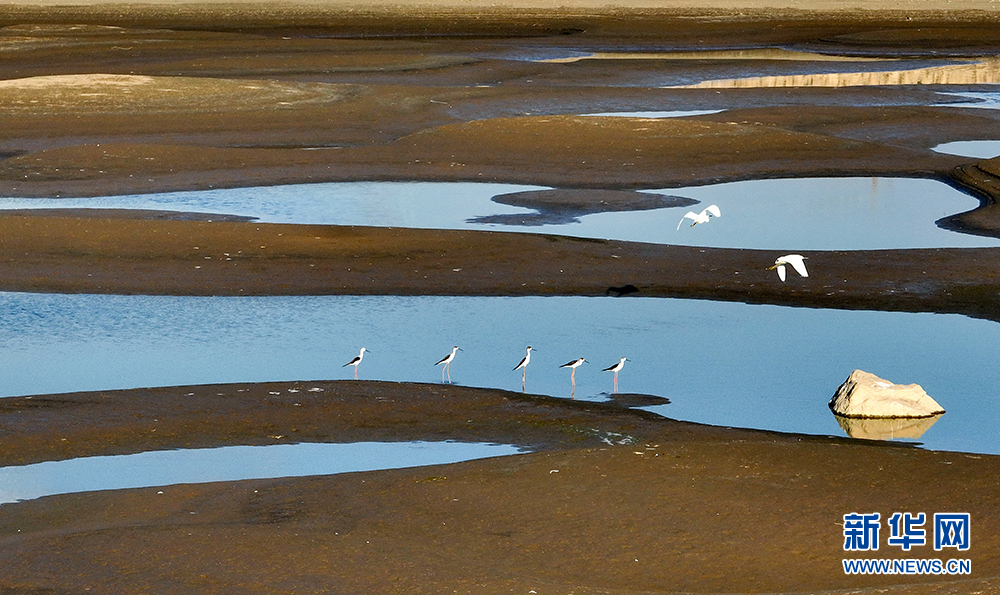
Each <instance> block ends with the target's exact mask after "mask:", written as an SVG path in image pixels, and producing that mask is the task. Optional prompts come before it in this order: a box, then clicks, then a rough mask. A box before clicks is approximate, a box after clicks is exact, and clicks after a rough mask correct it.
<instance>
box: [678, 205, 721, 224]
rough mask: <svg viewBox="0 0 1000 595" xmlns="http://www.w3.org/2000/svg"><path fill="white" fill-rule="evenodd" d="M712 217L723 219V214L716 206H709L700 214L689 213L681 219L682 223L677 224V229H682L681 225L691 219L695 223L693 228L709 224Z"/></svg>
mask: <svg viewBox="0 0 1000 595" xmlns="http://www.w3.org/2000/svg"><path fill="white" fill-rule="evenodd" d="M710 216H715V217H721V216H722V213H721V212H720V211H719V207H717V206H716V205H708V206H707V207H705V208H704V209H702V211H701V212H700V213H695V212H694V211H688V212H687V213H686V214H685V215H684V216H683V217H681V220H680V222H678V223H677V229H680V228H681V223H684V220H685V219H690V220H692V221H694V223H692V224H691V227H694V226H695V225H698V224H699V223H708V220H709V219H710V218H711V217H710Z"/></svg>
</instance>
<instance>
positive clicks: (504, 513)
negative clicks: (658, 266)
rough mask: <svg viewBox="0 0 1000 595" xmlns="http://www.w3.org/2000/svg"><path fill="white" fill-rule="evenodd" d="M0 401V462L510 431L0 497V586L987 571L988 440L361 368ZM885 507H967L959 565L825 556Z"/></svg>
mask: <svg viewBox="0 0 1000 595" xmlns="http://www.w3.org/2000/svg"><path fill="white" fill-rule="evenodd" d="M317 388H318V389H322V392H316V391H315V389H317ZM311 389H312V390H311ZM292 391H298V392H292ZM0 406H2V409H0V423H2V424H3V425H4V426H7V427H11V428H13V429H16V430H17V432H18V435H16V436H14V435H8V436H3V437H0V442H2V446H3V448H2V453H3V455H2V456H3V461H4V462H7V463H10V462H14V461H25V462H26V461H31V460H37V459H38V458H39V457H40V456H41V458H46V459H48V458H63V457H69V456H81V455H93V454H110V453H125V452H132V451H134V450H136V449H138V450H145V449H162V448H173V447H209V446H213V445H221V444H234V443H238V444H261V445H263V444H281V443H289V442H296V441H332V442H338V441H355V440H382V441H398V440H404V441H405V440H413V439H421V440H439V439H457V440H476V441H491V442H499V443H507V444H516V445H520V446H524V447H527V448H529V449H530V450H531V453H530V454H522V455H516V456H508V457H502V458H498V459H488V460H480V461H473V462H467V463H460V464H453V465H445V466H434V467H423V468H417V469H402V470H394V471H380V472H369V473H352V474H345V475H334V476H325V477H307V478H285V479H267V480H252V481H242V482H221V483H214V484H202V485H174V486H163V487H152V488H140V489H133V490H119V491H114V492H92V493H85V494H69V495H62V496H51V497H45V498H41V499H38V500H34V501H27V502H21V503H17V504H4V505H2V506H0V543H2V544H3V546H4V565H3V566H2V569H0V581H3V582H2V583H0V584H3V585H4V587H5V588H7V589H8V590H9V591H12V592H33V590H46V589H48V590H52V591H54V592H60V591H62V590H73V589H75V588H79V587H81V586H86V587H88V588H90V589H92V590H97V591H102V592H122V593H135V592H146V591H154V592H156V591H172V592H176V590H178V589H180V590H191V591H197V592H200V593H221V592H231V591H233V590H240V591H241V592H249V593H254V592H261V593H273V592H275V591H296V592H306V593H320V592H330V591H336V592H340V593H370V592H398V591H401V590H406V591H413V592H418V593H433V592H441V591H442V590H446V589H448V590H454V589H457V590H459V591H476V592H485V593H500V592H510V591H511V590H515V591H525V592H527V591H528V590H536V591H538V592H542V591H552V592H583V593H598V592H600V593H633V592H656V593H679V592H685V593H732V592H767V593H776V592H821V591H822V592H840V590H849V589H859V588H876V587H877V588H879V589H880V590H881V591H884V592H889V593H946V592H966V591H969V590H975V591H981V592H993V589H994V588H995V587H994V581H995V580H996V579H995V578H993V577H995V576H996V575H997V571H998V568H1000V559H998V555H997V552H998V551H1000V550H998V546H1000V543H998V537H997V533H996V532H994V531H991V530H990V528H991V527H995V526H996V523H997V522H998V520H1000V519H998V518H997V517H998V514H1000V513H998V511H1000V506H998V504H1000V502H998V500H997V498H998V496H997V493H996V489H995V487H996V484H995V479H994V478H995V477H996V475H997V473H998V472H1000V468H998V465H1000V458H997V457H990V456H979V455H963V454H959V453H943V452H928V451H923V450H920V449H916V448H908V447H903V446H892V445H886V444H884V443H879V442H871V441H851V440H847V439H842V438H824V437H807V436H797V435H792V434H777V433H770V432H758V431H751V430H738V429H732V428H716V427H710V426H702V425H698V424H688V423H681V422H675V421H672V420H669V419H664V418H660V417H658V416H656V415H652V414H649V413H645V412H641V411H630V410H625V409H622V408H620V407H616V406H614V405H608V404H600V403H583V402H575V401H570V400H567V399H554V398H549V397H540V396H533V395H521V394H514V393H507V392H503V391H495V390H482V389H471V388H463V387H454V386H440V385H412V384H395V383H378V382H363V381H362V382H354V381H346V382H345V381H341V382H329V381H315V382H285V383H267V384H252V385H213V386H199V387H176V388H163V389H149V390H135V391H113V392H104V393H80V394H72V395H58V396H53V397H45V398H39V397H35V398H32V399H20V398H14V399H4V400H2V401H0ZM895 510H906V511H928V512H929V511H945V510H948V511H951V510H961V511H963V512H969V513H970V515H971V518H972V520H973V523H974V524H973V535H974V537H973V539H974V541H973V542H972V546H973V547H972V549H971V551H968V552H961V553H960V554H957V555H956V556H953V557H961V558H963V559H968V560H971V565H972V572H973V574H972V576H964V577H935V576H909V577H905V578H904V577H899V576H895V577H893V576H884V577H872V576H851V575H845V573H844V572H843V568H842V562H841V560H842V559H843V558H845V557H871V554H872V553H871V552H864V553H863V554H862V553H858V554H851V553H849V552H845V551H844V549H843V544H844V531H843V526H842V523H843V516H844V515H845V514H848V513H850V512H858V511H860V512H865V513H867V512H871V511H885V513H884V514H883V516H884V517H886V518H887V517H888V515H889V514H891V512H892V511H895ZM928 523H930V521H928ZM928 529H929V530H928V534H929V535H931V534H932V531H931V530H930V525H928ZM977 529H978V530H977ZM884 539H885V537H884V536H883V548H882V550H880V551H879V552H878V556H877V557H879V558H891V559H896V558H906V557H913V555H914V553H913V552H916V551H917V549H919V548H915V549H914V550H913V551H911V552H910V553H909V554H905V553H903V552H902V551H901V550H899V549H898V548H889V547H887V546H885V544H884ZM930 551H932V550H931V547H930V545H928V546H927V547H924V548H922V549H920V552H921V554H920V555H924V554H928V553H929V552H930ZM124 552H128V554H127V555H126V554H125V553H124ZM934 555H938V554H934ZM941 555H943V554H941ZM932 556H933V555H932ZM790 568H794V572H791V571H790V570H789V569H790Z"/></svg>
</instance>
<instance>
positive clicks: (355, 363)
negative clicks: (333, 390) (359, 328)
mask: <svg viewBox="0 0 1000 595" xmlns="http://www.w3.org/2000/svg"><path fill="white" fill-rule="evenodd" d="M365 351H368V350H367V349H365V348H364V347H362V348H361V353H359V354H358V355H357V356H356V357H355V358H354V359H352V360H351V361H349V362H347V363H346V364H344V365H343V367H345V368H346V367H347V366H354V379H355V380H357V379H358V366H359V365H361V360H362V359H364V357H365Z"/></svg>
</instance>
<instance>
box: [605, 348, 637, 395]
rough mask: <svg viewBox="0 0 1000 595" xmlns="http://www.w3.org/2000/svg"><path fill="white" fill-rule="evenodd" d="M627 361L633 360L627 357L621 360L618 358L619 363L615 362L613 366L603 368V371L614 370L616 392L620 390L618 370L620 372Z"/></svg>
mask: <svg viewBox="0 0 1000 595" xmlns="http://www.w3.org/2000/svg"><path fill="white" fill-rule="evenodd" d="M627 361H631V360H629V359H626V358H624V357H623V358H621V359H620V360H618V363H617V364H615V365H613V366H608V367H607V368H604V369H603V370H601V371H602V372H614V373H615V392H618V372H620V371H621V369H622V368H624V367H625V362H627Z"/></svg>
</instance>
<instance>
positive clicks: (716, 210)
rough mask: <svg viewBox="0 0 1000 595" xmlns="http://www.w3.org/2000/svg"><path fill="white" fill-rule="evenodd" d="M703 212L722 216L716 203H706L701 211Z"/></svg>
mask: <svg viewBox="0 0 1000 595" xmlns="http://www.w3.org/2000/svg"><path fill="white" fill-rule="evenodd" d="M704 212H708V213H711V214H712V215H714V216H716V217H722V212H721V211H720V210H719V207H718V206H717V205H708V206H707V207H705V210H704V211H702V213H704Z"/></svg>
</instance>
